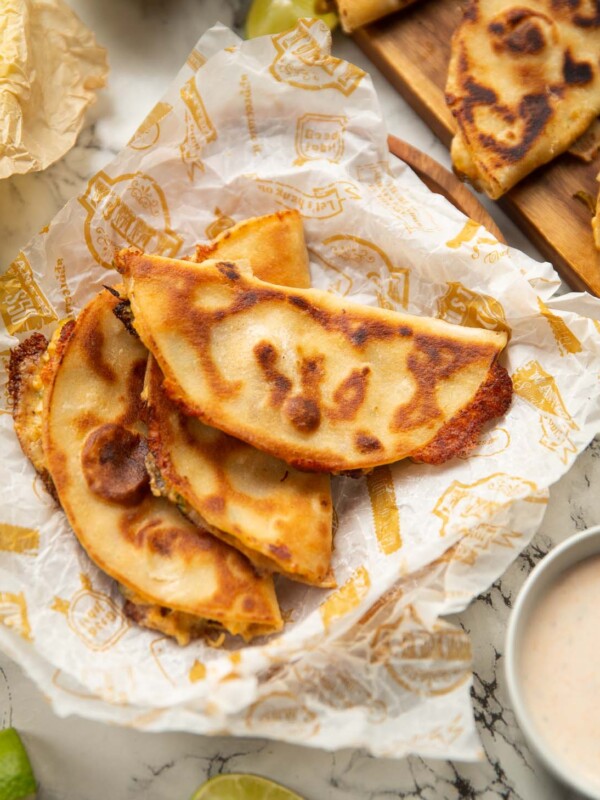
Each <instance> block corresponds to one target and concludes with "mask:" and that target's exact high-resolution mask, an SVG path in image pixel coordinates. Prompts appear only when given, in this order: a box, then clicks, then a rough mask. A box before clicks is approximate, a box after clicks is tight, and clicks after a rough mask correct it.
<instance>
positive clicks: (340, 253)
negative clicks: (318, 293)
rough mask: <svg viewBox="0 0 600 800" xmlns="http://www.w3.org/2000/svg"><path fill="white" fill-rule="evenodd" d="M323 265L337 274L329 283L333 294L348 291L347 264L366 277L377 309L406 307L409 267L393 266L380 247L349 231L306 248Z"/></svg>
mask: <svg viewBox="0 0 600 800" xmlns="http://www.w3.org/2000/svg"><path fill="white" fill-rule="evenodd" d="M310 253H311V255H314V256H316V257H317V258H318V259H319V260H320V261H322V262H323V264H324V265H325V266H326V267H328V268H329V269H331V270H332V271H333V272H334V273H337V275H338V276H339V277H338V279H337V280H336V282H335V283H334V284H333V285H332V287H331V288H332V290H333V291H335V292H336V293H337V294H342V295H346V294H348V293H349V292H350V291H351V290H352V288H353V285H354V281H353V279H352V277H351V275H352V273H351V272H350V270H349V269H348V268H349V267H350V268H351V269H352V270H353V271H355V272H357V273H358V274H359V275H360V276H361V277H364V278H366V279H367V280H368V281H369V282H370V283H371V284H372V285H373V288H374V289H375V292H376V294H377V302H378V304H379V307H380V308H388V309H391V310H397V309H398V306H401V307H402V308H406V307H407V305H408V294H409V270H408V269H407V268H405V267H396V266H394V264H393V263H392V260H391V259H390V257H389V256H388V255H387V253H385V252H384V251H383V250H382V249H381V247H379V246H378V245H376V244H374V243H373V242H369V241H367V240H366V239H361V238H359V237H358V236H351V235H350V234H339V235H336V236H330V237H329V238H328V239H325V240H324V241H323V243H322V245H321V246H320V247H319V248H318V249H310Z"/></svg>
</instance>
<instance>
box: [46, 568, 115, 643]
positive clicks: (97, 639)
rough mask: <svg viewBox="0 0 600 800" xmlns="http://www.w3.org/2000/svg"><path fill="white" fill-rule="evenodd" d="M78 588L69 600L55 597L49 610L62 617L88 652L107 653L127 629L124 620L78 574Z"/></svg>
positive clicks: (108, 599)
mask: <svg viewBox="0 0 600 800" xmlns="http://www.w3.org/2000/svg"><path fill="white" fill-rule="evenodd" d="M80 580H81V586H82V588H81V589H80V590H79V591H77V592H75V594H74V595H73V597H72V598H71V599H70V600H63V599H62V598H61V597H55V598H54V602H53V603H52V606H51V607H52V610H53V611H58V612H59V613H61V614H64V615H65V617H66V618H67V624H68V625H69V628H71V630H72V631H73V633H75V635H76V636H77V638H78V639H80V640H81V641H82V642H83V644H85V645H86V647H88V648H89V649H90V650H95V651H102V650H108V649H109V648H110V647H112V646H113V645H115V644H116V643H117V642H118V641H119V639H120V638H121V636H123V634H124V633H125V632H126V631H127V629H128V628H129V622H128V620H127V617H126V616H125V615H124V614H123V612H122V611H121V609H120V608H119V607H118V606H117V605H116V604H115V603H114V602H113V601H112V600H111V598H110V597H109V596H108V595H107V594H104V593H103V592H97V591H94V589H93V588H92V582H91V581H90V579H89V577H88V576H87V575H85V574H83V573H81V575H80Z"/></svg>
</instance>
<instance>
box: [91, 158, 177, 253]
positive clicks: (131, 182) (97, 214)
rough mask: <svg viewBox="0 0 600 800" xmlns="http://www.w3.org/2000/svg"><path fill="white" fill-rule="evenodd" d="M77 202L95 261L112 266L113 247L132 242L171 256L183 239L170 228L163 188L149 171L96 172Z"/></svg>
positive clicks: (114, 248) (142, 248)
mask: <svg viewBox="0 0 600 800" xmlns="http://www.w3.org/2000/svg"><path fill="white" fill-rule="evenodd" d="M79 202H80V203H81V205H82V206H83V207H84V208H85V209H86V211H87V217H86V220H85V223H84V234H85V240H86V242H87V246H88V249H89V251H90V253H91V254H92V257H93V258H94V260H95V261H97V263H98V264H100V265H101V266H102V267H106V269H112V262H113V258H114V253H115V250H117V249H119V248H120V247H127V246H128V245H133V246H134V247H139V248H140V250H143V251H144V252H146V253H154V254H156V255H160V256H170V257H175V256H176V255H177V253H178V251H179V250H180V249H181V246H182V244H183V239H182V237H181V236H179V235H178V234H177V233H175V231H173V230H172V229H171V215H170V213H169V207H168V205H167V200H166V198H165V195H164V192H163V190H162V189H161V188H160V186H159V185H158V183H157V182H156V181H155V180H154V178H151V177H150V176H149V175H144V173H142V172H133V173H128V174H126V175H119V176H118V177H117V178H111V177H110V176H109V175H107V174H106V173H105V172H102V171H101V172H98V173H97V174H96V175H95V176H94V177H93V178H92V179H91V181H90V182H89V184H88V187H87V189H86V192H85V194H84V195H83V196H82V197H80V198H79Z"/></svg>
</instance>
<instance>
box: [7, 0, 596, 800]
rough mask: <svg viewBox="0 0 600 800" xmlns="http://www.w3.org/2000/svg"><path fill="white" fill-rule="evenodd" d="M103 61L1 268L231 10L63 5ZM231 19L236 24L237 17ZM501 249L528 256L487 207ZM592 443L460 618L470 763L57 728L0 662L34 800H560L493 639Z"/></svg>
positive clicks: (131, 3)
mask: <svg viewBox="0 0 600 800" xmlns="http://www.w3.org/2000/svg"><path fill="white" fill-rule="evenodd" d="M71 5H72V6H73V7H74V8H75V10H76V11H77V12H78V13H79V14H80V16H81V17H82V18H83V20H84V21H85V22H86V23H87V24H88V25H89V26H90V27H91V28H92V29H93V30H94V31H95V32H96V35H97V37H98V40H99V42H100V43H102V44H104V45H105V46H106V47H107V48H108V51H109V58H110V64H111V74H110V83H109V87H108V89H107V90H105V91H103V92H102V93H101V94H100V96H99V100H98V103H97V104H96V105H95V106H94V107H93V108H92V109H91V111H90V112H89V114H88V116H87V122H86V126H85V128H84V130H83V132H82V133H81V135H80V137H79V139H78V142H77V144H76V146H75V147H74V148H73V150H72V151H71V152H70V153H68V154H67V156H65V158H63V159H62V160H61V161H60V162H58V163H57V164H55V165H54V166H53V167H51V168H50V169H48V170H46V171H45V172H44V173H40V174H36V175H28V176H20V177H15V178H13V179H9V180H5V181H3V182H0V209H1V214H0V264H1V265H2V268H4V266H5V265H7V264H8V263H9V262H10V261H11V260H12V258H13V257H14V255H15V254H16V252H17V251H18V250H19V248H20V247H22V246H23V245H24V244H25V243H26V242H27V241H28V239H29V238H30V237H31V235H32V234H34V233H35V232H36V231H37V230H38V229H39V228H40V227H41V226H42V225H44V224H46V223H47V222H48V221H49V220H50V219H51V218H52V217H53V216H54V214H55V213H56V212H57V211H58V209H59V208H60V207H61V206H62V205H63V203H64V202H65V201H66V200H68V199H69V198H70V197H72V196H73V195H74V194H76V193H77V192H79V191H80V190H81V189H82V188H83V187H84V184H85V183H86V181H87V179H88V178H89V176H90V175H91V174H92V173H93V172H95V171H96V170H97V169H99V168H100V167H102V166H103V164H105V163H106V162H107V161H108V160H109V159H110V158H111V157H112V156H113V155H114V154H115V153H116V152H118V150H119V149H120V148H121V147H122V146H123V145H124V143H125V142H126V141H127V139H128V138H129V136H130V135H131V134H132V133H133V131H134V130H135V128H136V127H137V125H138V123H139V121H140V120H141V119H142V118H143V116H144V115H145V113H146V112H147V111H148V110H149V109H150V108H151V107H152V106H153V104H154V103H155V102H156V100H157V99H158V98H159V96H160V95H161V93H162V91H163V90H164V89H165V88H166V86H167V85H168V83H169V82H170V80H171V78H172V77H173V76H174V74H175V73H176V71H177V70H178V69H179V67H180V66H181V64H182V63H183V61H184V60H185V58H186V56H187V54H188V52H189V50H190V49H191V48H192V46H193V45H194V43H195V42H196V41H197V39H198V38H199V36H200V35H201V34H202V33H203V32H204V30H206V28H208V27H209V26H210V25H212V24H213V23H214V22H216V21H218V20H219V21H221V22H224V23H226V24H228V25H233V24H235V22H236V13H237V17H238V18H239V17H240V12H241V7H242V6H243V0H229V2H226V0H103V2H100V0H71ZM237 21H239V19H238V20H237ZM335 52H336V54H338V55H340V56H342V57H344V58H347V59H348V60H351V61H355V62H356V63H358V64H359V65H360V66H361V67H363V68H365V69H367V70H368V71H370V72H371V74H372V75H373V79H374V82H375V85H376V88H377V90H378V92H379V96H380V100H381V104H382V107H383V109H384V113H385V117H386V119H387V122H388V127H389V130H390V132H392V133H394V134H396V135H397V136H400V137H402V138H404V139H406V140H408V141H409V142H411V143H413V144H414V145H416V146H417V147H419V148H420V149H422V150H424V151H425V152H427V153H429V154H430V155H432V156H433V157H434V158H436V159H438V160H439V161H441V162H442V163H445V164H448V163H449V159H448V154H447V151H446V150H445V149H444V148H443V146H442V145H441V144H440V143H439V142H438V141H437V140H436V138H435V137H434V135H433V134H432V133H431V132H430V131H429V130H428V129H427V128H426V126H425V125H424V124H423V123H422V122H421V121H420V120H419V119H418V118H417V117H416V115H415V114H414V113H413V112H412V111H411V110H410V109H409V108H408V107H407V106H406V104H405V103H404V101H403V100H402V99H401V98H400V97H399V96H398V95H397V94H396V92H395V91H394V90H393V89H392V87H390V86H389V84H388V83H387V82H386V81H385V79H384V78H382V77H381V76H380V75H379V74H378V73H377V71H376V70H375V68H374V67H372V66H371V65H370V64H369V63H368V62H367V60H366V59H365V58H364V57H363V56H362V54H361V53H360V52H359V51H358V49H357V48H356V47H355V46H354V44H353V43H352V42H351V41H349V40H347V39H344V38H343V37H342V36H341V35H338V36H336V41H335ZM488 208H489V209H490V210H491V212H492V214H493V216H494V217H495V218H496V220H497V222H498V224H499V225H500V227H501V228H502V230H503V231H504V233H505V235H506V237H507V239H508V240H509V241H510V242H511V244H514V245H516V246H518V247H520V248H521V249H524V250H525V251H526V252H528V253H529V254H530V255H533V256H534V257H535V255H536V254H535V251H534V250H533V249H532V247H531V246H530V245H529V244H528V242H527V241H526V240H525V238H524V237H523V236H522V235H521V234H520V233H519V232H518V231H517V230H516V229H515V228H514V226H512V224H511V223H509V222H508V220H506V218H505V217H504V216H503V215H502V214H501V213H500V212H499V211H498V210H497V208H496V207H495V206H493V204H489V205H488ZM598 485H600V441H598V440H597V441H596V442H595V444H592V445H591V446H590V447H589V448H588V450H587V451H586V452H585V453H584V454H583V455H582V456H581V457H580V458H579V460H578V461H577V463H576V464H575V466H574V467H573V469H572V470H571V471H570V472H569V473H568V474H567V475H566V476H565V477H564V478H563V479H562V480H561V481H560V483H559V484H557V485H556V486H555V487H553V489H552V492H551V500H550V504H549V507H548V511H547V514H546V517H545V520H544V523H543V525H542V528H541V530H540V532H539V534H538V535H537V537H536V538H535V540H534V542H533V544H532V545H531V546H530V547H529V548H528V549H527V551H526V552H525V553H524V554H522V555H521V556H520V557H519V558H518V559H517V561H516V562H515V563H514V564H513V565H512V567H511V568H510V569H509V570H508V571H507V573H506V574H505V576H504V577H503V578H502V580H501V581H499V582H498V583H496V584H495V585H494V586H493V587H492V589H491V590H490V591H489V592H487V593H486V594H485V595H483V596H482V597H481V598H479V599H478V600H477V601H476V602H474V603H473V604H472V605H471V607H470V608H469V609H468V610H467V611H466V612H465V613H463V614H462V615H460V618H459V621H460V622H461V623H462V625H464V627H465V628H466V629H467V630H468V631H469V632H470V633H471V634H472V638H473V643H474V656H475V660H474V667H475V674H476V678H475V683H474V691H473V702H474V709H475V716H476V719H477V722H478V726H479V730H480V733H481V738H482V742H483V745H484V748H485V752H486V760H485V761H483V762H482V763H479V764H468V765H465V764H458V763H451V762H426V761H423V760H422V759H418V758H409V759H404V760H401V761H388V760H382V759H374V758H371V757H369V756H368V755H366V754H365V753H363V752H360V751H342V752H339V753H336V754H330V753H325V752H320V751H313V750H308V749H304V748H301V747H293V746H289V745H284V744H279V743H275V742H264V741H259V740H254V739H245V740H244V739H233V738H203V737H199V736H193V735H188V734H174V733H170V734H148V733H140V732H136V731H133V730H126V729H118V728H114V727H109V726H104V725H100V724H96V723H92V722H87V721H85V720H80V719H74V718H70V719H58V718H57V717H55V716H54V714H53V713H52V711H51V709H50V707H49V706H48V705H47V703H46V702H45V701H44V699H43V697H42V696H41V695H40V693H39V692H38V690H37V689H36V688H35V687H34V686H33V685H32V684H31V682H30V681H29V680H28V679H27V678H26V677H25V676H24V675H23V674H22V672H21V670H20V668H19V667H17V666H16V665H15V664H14V663H12V662H10V661H9V660H8V659H7V658H6V657H4V656H2V655H1V654H0V673H1V674H0V727H4V726H5V725H8V724H13V725H15V726H16V727H17V728H18V729H19V730H20V731H21V733H22V735H23V738H24V740H25V742H26V745H27V748H28V750H29V753H30V755H31V758H32V761H33V764H34V768H35V772H36V775H37V778H38V780H39V783H40V791H39V795H38V796H39V798H41V799H42V800H105V798H115V800H129V799H131V800H134V799H135V800H142V798H144V800H167V798H168V799H169V800H174V799H175V798H182V800H184V799H185V798H187V797H189V795H190V794H191V792H192V791H193V790H194V789H195V788H196V787H197V786H198V785H199V784H200V783H201V782H202V781H203V780H205V779H206V778H207V777H210V776H212V775H215V774H217V773H219V772H234V771H235V772H239V771H249V772H255V773H258V774H262V775H265V776H268V777H271V778H273V779H275V780H279V781H281V782H283V783H285V784H287V785H289V786H290V787H291V788H293V789H295V790H296V791H298V792H300V793H301V794H303V795H304V796H306V798H308V800H342V798H348V799H349V800H383V798H410V799H411V800H413V799H414V800H416V798H422V800H458V798H473V800H474V799H475V798H477V800H479V799H480V798H481V800H492V798H506V799H508V798H511V799H512V798H514V800H521V799H522V800H559V798H560V799H562V798H569V797H571V796H572V795H570V794H569V793H568V792H567V790H565V789H564V788H562V787H560V786H559V785H557V784H556V783H555V782H554V781H553V780H552V779H551V778H550V777H549V776H548V775H546V774H545V773H544V772H543V770H542V769H541V767H539V766H538V765H536V764H535V763H534V761H533V759H532V757H531V754H530V753H529V751H528V749H527V747H526V745H525V743H524V741H523V738H522V735H521V733H520V731H519V729H518V727H517V726H516V723H515V719H514V715H513V713H512V711H511V709H510V705H509V703H508V698H507V694H506V686H505V681H504V676H503V670H502V662H503V656H502V654H503V649H504V644H503V641H504V632H505V628H506V621H507V618H508V614H509V610H510V607H511V604H512V602H513V599H514V597H515V595H516V593H517V592H518V589H519V587H520V586H521V584H522V583H523V580H524V579H525V577H526V575H527V573H528V572H529V571H530V569H531V568H532V566H533V565H534V564H535V563H536V561H537V560H539V558H541V557H542V556H543V555H544V554H545V553H546V552H547V551H548V550H549V549H550V548H551V547H552V546H553V545H554V544H556V543H557V542H559V541H561V540H562V539H564V538H566V537H567V536H569V535H571V534H572V533H574V532H575V531H578V530H583V529H584V528H586V527H588V526H591V525H593V524H596V523H598V522H600V497H599V495H598V493H597V492H596V491H594V488H593V487H594V486H598Z"/></svg>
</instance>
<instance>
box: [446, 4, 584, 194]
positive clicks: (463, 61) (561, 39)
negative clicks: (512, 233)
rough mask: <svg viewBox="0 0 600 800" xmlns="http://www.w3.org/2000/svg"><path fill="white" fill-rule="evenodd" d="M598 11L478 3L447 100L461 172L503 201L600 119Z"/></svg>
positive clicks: (459, 42) (467, 19) (455, 55)
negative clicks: (517, 185) (512, 189)
mask: <svg viewBox="0 0 600 800" xmlns="http://www.w3.org/2000/svg"><path fill="white" fill-rule="evenodd" d="M599 53H600V14H599V12H598V6H597V3H594V2H593V1H592V0H584V1H583V2H579V0H577V2H558V1H555V0H524V2H519V3H515V2H514V0H470V2H469V3H468V5H467V8H466V9H465V13H464V17H463V19H462V22H461V23H460V25H459V27H458V29H457V30H456V31H455V33H454V36H453V38H452V55H451V59H450V65H449V69H448V81H447V85H446V100H447V102H448V105H449V107H450V110H451V111H452V113H453V114H454V116H455V118H456V122H457V125H458V130H457V133H456V135H455V137H454V140H453V142H452V161H453V164H454V167H455V169H456V171H457V172H458V173H460V174H462V175H464V176H465V177H466V178H468V179H469V180H470V181H471V182H472V183H473V184H474V185H476V186H477V187H478V188H480V189H483V190H484V191H485V192H486V193H487V194H488V195H489V196H490V197H492V198H497V197H500V196H501V195H503V194H504V193H505V192H506V191H508V189H510V188H511V187H512V186H514V185H515V184H516V183H517V182H518V181H520V180H521V179H522V178H523V177H524V176H525V175H528V174H529V173H530V172H532V171H533V170H534V169H536V168H537V167H539V166H540V165H541V164H545V163H546V162H548V161H550V160H552V159H553V158H555V157H556V156H557V155H559V154H560V153H562V152H564V151H565V150H567V149H568V148H569V147H570V145H571V144H572V143H574V142H575V141H576V140H577V139H578V138H579V137H580V136H581V135H582V134H583V133H584V132H585V131H586V130H587V129H588V128H589V126H590V125H591V123H592V122H593V121H594V119H595V118H596V117H597V116H598V115H599V114H600V59H599V57H598V54H599Z"/></svg>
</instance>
